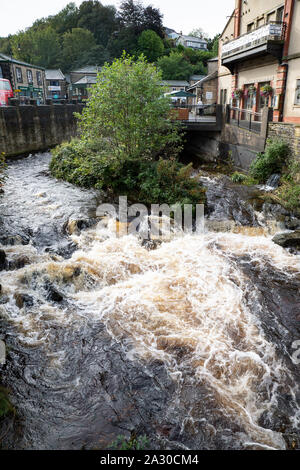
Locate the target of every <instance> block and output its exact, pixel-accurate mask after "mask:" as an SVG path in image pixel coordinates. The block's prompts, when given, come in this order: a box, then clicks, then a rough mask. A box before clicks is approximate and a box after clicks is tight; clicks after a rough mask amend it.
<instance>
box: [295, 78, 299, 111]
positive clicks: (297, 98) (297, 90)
mask: <svg viewBox="0 0 300 470" xmlns="http://www.w3.org/2000/svg"><path fill="white" fill-rule="evenodd" d="M295 104H296V105H298V106H300V80H297V82H296V93H295Z"/></svg>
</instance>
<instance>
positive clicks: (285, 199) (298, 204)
mask: <svg viewBox="0 0 300 470" xmlns="http://www.w3.org/2000/svg"><path fill="white" fill-rule="evenodd" d="M276 196H277V197H279V200H280V203H281V204H282V205H283V206H284V207H285V208H286V209H288V210H290V211H295V210H296V211H297V212H300V184H296V183H294V182H286V183H284V184H283V185H282V186H280V187H279V188H278V190H277V191H276Z"/></svg>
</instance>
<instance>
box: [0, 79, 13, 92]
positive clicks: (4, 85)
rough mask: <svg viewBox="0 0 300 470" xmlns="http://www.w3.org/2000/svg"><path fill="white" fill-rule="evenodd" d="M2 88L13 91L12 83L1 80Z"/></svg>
mask: <svg viewBox="0 0 300 470" xmlns="http://www.w3.org/2000/svg"><path fill="white" fill-rule="evenodd" d="M0 90H1V91H11V87H10V83H9V82H3V81H0Z"/></svg>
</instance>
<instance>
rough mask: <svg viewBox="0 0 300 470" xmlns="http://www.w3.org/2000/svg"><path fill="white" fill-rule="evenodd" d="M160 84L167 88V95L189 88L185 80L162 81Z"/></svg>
mask: <svg viewBox="0 0 300 470" xmlns="http://www.w3.org/2000/svg"><path fill="white" fill-rule="evenodd" d="M161 84H162V85H164V86H165V87H168V91H167V93H172V91H185V90H186V89H187V88H188V86H189V82H187V81H186V80H163V82H162V83H161Z"/></svg>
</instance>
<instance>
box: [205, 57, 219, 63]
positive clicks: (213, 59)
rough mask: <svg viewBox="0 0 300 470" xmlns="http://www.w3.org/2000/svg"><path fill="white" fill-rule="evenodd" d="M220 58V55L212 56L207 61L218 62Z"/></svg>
mask: <svg viewBox="0 0 300 470" xmlns="http://www.w3.org/2000/svg"><path fill="white" fill-rule="evenodd" d="M218 60H219V57H218V56H217V57H212V58H211V59H208V61H207V62H217V61H218Z"/></svg>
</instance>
